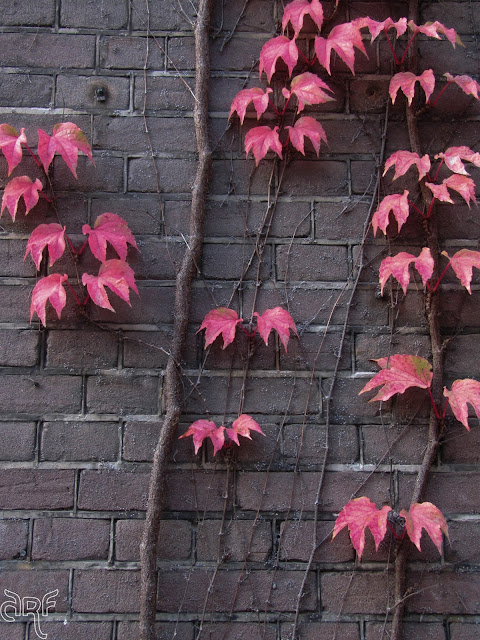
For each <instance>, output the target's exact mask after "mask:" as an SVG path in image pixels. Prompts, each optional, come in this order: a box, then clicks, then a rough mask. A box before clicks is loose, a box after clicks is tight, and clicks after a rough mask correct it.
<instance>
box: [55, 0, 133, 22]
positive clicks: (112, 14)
mask: <svg viewBox="0 0 480 640" xmlns="http://www.w3.org/2000/svg"><path fill="white" fill-rule="evenodd" d="M127 20H128V8H127V2H126V1H125V0H121V1H120V2H117V1H116V0H110V2H102V4H100V5H99V4H98V3H97V2H95V1H94V0H87V1H86V2H82V3H81V4H78V2H75V0H66V1H65V2H62V6H61V10H60V24H61V26H62V27H90V28H92V29H96V28H98V25H102V29H124V28H125V27H126V26H127Z"/></svg>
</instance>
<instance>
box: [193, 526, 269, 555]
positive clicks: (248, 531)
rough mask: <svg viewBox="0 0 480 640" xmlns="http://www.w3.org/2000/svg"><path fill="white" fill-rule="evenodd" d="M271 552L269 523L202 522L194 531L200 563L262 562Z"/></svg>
mask: <svg viewBox="0 0 480 640" xmlns="http://www.w3.org/2000/svg"><path fill="white" fill-rule="evenodd" d="M221 534H222V535H221ZM271 549H272V530H271V525H270V523H269V522H262V521H260V522H257V523H254V522H252V521H251V520H230V521H228V522H225V523H223V522H222V521H220V520H204V521H203V522H201V523H200V524H199V526H198V528H197V545H196V551H197V559H198V560H201V561H206V562H209V561H210V562H215V561H217V560H223V561H225V562H243V561H244V560H245V559H247V560H249V561H251V562H265V561H266V560H267V558H268V556H269V554H270V552H271Z"/></svg>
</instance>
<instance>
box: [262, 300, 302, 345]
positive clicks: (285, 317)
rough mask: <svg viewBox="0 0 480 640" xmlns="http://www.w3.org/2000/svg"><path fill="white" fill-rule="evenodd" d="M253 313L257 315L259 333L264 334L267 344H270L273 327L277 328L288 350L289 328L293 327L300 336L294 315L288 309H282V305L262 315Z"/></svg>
mask: <svg viewBox="0 0 480 640" xmlns="http://www.w3.org/2000/svg"><path fill="white" fill-rule="evenodd" d="M253 315H254V316H257V328H258V333H259V334H260V335H261V336H262V338H263V340H264V341H265V344H266V345H268V337H269V335H270V331H271V330H272V329H275V331H276V332H277V333H278V335H279V336H280V340H281V341H282V344H283V346H284V347H285V351H287V345H288V341H289V339H290V331H289V330H290V329H291V330H292V331H293V332H294V333H295V334H296V335H297V336H298V333H297V327H296V326H295V323H294V321H293V318H292V316H291V315H290V314H289V313H288V311H286V310H285V309H282V307H275V308H273V309H267V310H266V311H265V312H264V313H262V315H260V314H258V313H257V312H256V311H255V313H254V314H253Z"/></svg>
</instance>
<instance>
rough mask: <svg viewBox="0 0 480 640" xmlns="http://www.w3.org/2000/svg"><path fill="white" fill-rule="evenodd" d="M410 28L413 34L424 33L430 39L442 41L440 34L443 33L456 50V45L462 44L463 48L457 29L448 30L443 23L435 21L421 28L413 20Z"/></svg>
mask: <svg viewBox="0 0 480 640" xmlns="http://www.w3.org/2000/svg"><path fill="white" fill-rule="evenodd" d="M408 26H409V27H410V29H411V30H412V31H413V33H423V34H424V35H426V36H428V37H429V38H435V39H437V40H441V37H440V34H441V33H443V35H444V36H445V37H446V38H447V40H448V41H449V42H450V44H451V45H452V46H453V48H454V49H455V45H456V44H461V45H462V46H463V44H462V41H461V40H460V38H459V36H458V35H457V32H456V31H455V29H447V27H446V26H445V25H443V24H442V23H441V22H438V20H435V22H426V23H425V24H422V25H420V26H419V25H416V24H415V22H413V20H410V21H409V23H408Z"/></svg>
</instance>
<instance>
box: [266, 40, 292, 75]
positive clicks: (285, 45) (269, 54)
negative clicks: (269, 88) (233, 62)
mask: <svg viewBox="0 0 480 640" xmlns="http://www.w3.org/2000/svg"><path fill="white" fill-rule="evenodd" d="M279 58H281V59H282V60H283V61H284V62H285V64H286V65H287V67H288V71H289V74H290V75H292V71H293V69H294V67H295V65H296V64H297V61H298V48H297V45H296V43H295V40H289V38H287V37H286V36H277V37H276V38H271V39H270V40H268V42H266V43H265V44H264V45H263V47H262V50H261V51H260V65H259V74H260V78H261V77H262V72H263V71H265V73H266V74H267V79H268V82H270V80H271V79H272V76H273V74H274V73H275V69H276V66H277V61H278V59H279Z"/></svg>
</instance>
